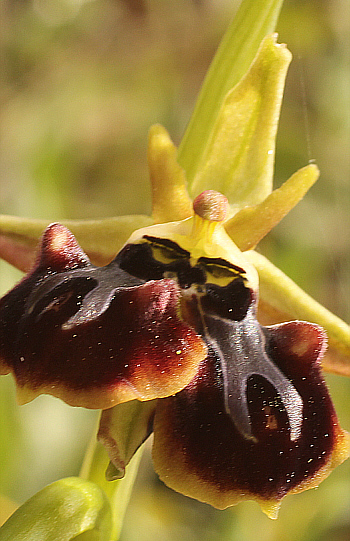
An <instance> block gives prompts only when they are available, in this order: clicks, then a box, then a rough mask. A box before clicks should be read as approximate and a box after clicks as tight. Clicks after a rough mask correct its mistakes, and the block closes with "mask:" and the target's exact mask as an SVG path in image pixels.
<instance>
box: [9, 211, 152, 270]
mask: <svg viewBox="0 0 350 541" xmlns="http://www.w3.org/2000/svg"><path fill="white" fill-rule="evenodd" d="M49 223H50V221H49V220H35V219H26V218H18V217H17V216H6V215H0V257H2V258H3V259H5V261H8V263H11V265H13V266H14V267H17V268H18V269H20V270H22V271H24V272H27V271H28V270H29V269H30V268H31V266H32V265H33V263H34V260H35V254H36V247H37V244H38V241H39V239H40V237H41V235H42V233H43V231H44V229H45V228H46V227H47V226H48V225H49ZM62 223H63V224H64V225H65V226H66V227H68V229H69V230H70V231H71V232H72V233H73V235H75V237H76V238H77V240H78V242H79V244H80V246H81V247H82V248H83V250H84V251H85V252H86V253H87V255H88V256H89V257H90V259H91V262H92V263H94V264H96V265H106V264H107V263H109V262H110V261H111V260H112V259H113V258H114V257H115V255H116V254H117V253H118V252H119V250H120V249H121V248H122V246H123V245H124V243H125V242H126V241H127V239H128V238H129V237H130V235H131V233H132V232H133V231H135V229H139V228H141V227H146V226H148V225H152V224H153V220H152V218H150V217H149V216H144V215H135V216H118V217H115V218H105V219H102V220H62Z"/></svg>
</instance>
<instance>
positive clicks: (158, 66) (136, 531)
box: [0, 0, 350, 541]
mask: <svg viewBox="0 0 350 541" xmlns="http://www.w3.org/2000/svg"><path fill="white" fill-rule="evenodd" d="M238 3H239V2H237V1H235V0H192V1H191V0H149V1H146V0H145V1H142V0H124V1H122V0H60V1H57V0H2V1H1V3H0V21H1V22H0V24H1V33H0V47H1V49H0V51H1V52H0V55H1V61H0V70H1V78H0V81H1V82H0V137H1V144H0V213H4V214H17V215H19V216H27V217H39V218H48V219H52V220H60V219H63V218H97V217H104V216H111V215H118V214H132V213H149V211H150V191H149V186H148V174H147V167H146V143H147V132H148V129H149V127H150V125H151V124H154V123H156V122H160V123H162V124H163V125H164V126H165V127H166V128H167V129H168V130H169V132H170V134H171V136H172V137H173V139H174V141H175V142H176V143H178V142H179V141H180V140H181V136H182V134H183V132H184V129H185V126H186V123H187V122H188V119H189V117H190V115H191V112H192V109H193V106H194V103H195V99H196V95H197V93H198V90H199V88H200V85H201V82H202V80H203V77H204V74H205V72H206V70H207V68H208V65H209V63H210V61H211V59H212V57H213V55H214V53H215V50H216V47H217V45H218V43H219V41H220V39H221V37H222V35H223V33H224V31H225V29H226V27H227V23H228V20H229V18H231V17H232V16H233V14H234V12H235V10H236V9H237V6H238ZM277 30H278V32H279V35H280V38H279V39H280V41H282V42H285V43H287V44H288V46H289V48H290V50H291V51H292V53H293V56H294V61H293V63H292V65H291V68H290V70H289V75H288V79H287V85H286V93H285V99H284V103H283V108H282V116H281V122H280V128H279V136H278V146H277V156H276V180H275V182H276V186H278V185H280V184H281V183H282V182H283V181H284V180H286V179H287V178H288V177H289V176H290V175H291V173H293V172H294V171H295V170H296V169H297V168H299V167H301V166H303V165H306V164H307V163H308V161H309V160H316V163H317V164H318V165H319V167H320V169H321V178H320V180H319V181H318V183H317V185H315V187H314V188H312V190H311V192H310V194H308V196H307V197H306V199H305V200H304V201H303V202H302V203H300V204H299V206H298V207H297V208H296V209H295V210H293V212H292V213H291V214H290V215H289V216H288V217H287V218H285V220H284V221H283V223H281V224H280V225H279V226H278V227H277V228H276V229H275V230H274V231H273V232H272V233H271V234H270V235H269V236H268V238H267V239H265V240H264V241H263V242H262V243H261V246H260V249H261V251H262V252H263V253H264V254H266V255H268V256H269V257H270V259H271V260H272V261H273V262H275V263H276V264H277V265H278V266H279V267H280V268H282V269H283V270H284V271H285V272H286V273H287V274H289V276H291V277H292V278H293V279H294V280H296V282H297V283H298V284H299V285H301V286H302V287H303V288H304V289H306V291H308V292H309V293H311V294H312V295H313V296H314V297H315V298H316V299H317V300H319V301H320V302H322V303H323V304H325V306H327V307H328V308H329V309H331V310H332V311H334V312H335V313H336V314H337V315H339V316H340V317H342V318H343V319H345V320H347V321H349V320H350V305H349V299H350V254H349V231H350V227H349V226H350V218H349V203H350V182H349V181H350V153H349V148H350V114H349V112H350V65H349V64H350V56H349V50H350V2H349V1H348V0H287V1H286V2H285V4H284V7H283V9H282V13H281V17H280V21H279V24H278V29H277ZM20 276H21V275H20V273H19V272H18V271H15V270H14V269H12V268H11V267H10V266H8V265H7V264H5V263H3V262H1V266H0V293H4V292H5V291H6V290H8V289H9V288H10V287H11V286H12V285H13V284H14V282H15V281H16V280H18V279H19V277H20ZM327 381H328V383H329V387H330V390H331V393H332V395H333V399H334V403H335V405H336V408H337V411H338V414H339V418H340V421H341V424H342V426H343V427H344V428H346V429H348V430H350V411H349V396H350V382H349V380H347V379H346V378H341V377H338V376H327ZM95 419H96V414H95V412H90V411H85V410H82V409H79V408H75V409H74V408H70V407H68V406H66V405H65V404H63V403H61V402H60V401H59V400H56V399H54V398H52V397H46V396H41V397H39V398H38V399H36V400H35V401H34V402H32V403H31V404H28V405H26V406H23V407H21V408H18V407H17V406H16V403H15V394H14V386H13V383H12V380H11V378H10V377H8V376H7V377H3V378H1V380H0V491H1V492H2V493H4V494H6V495H7V496H8V497H9V498H11V499H14V500H16V501H18V502H22V501H24V500H25V499H27V498H28V497H29V496H31V495H32V494H33V493H35V492H36V491H37V490H39V489H40V488H42V487H43V486H44V485H46V484H47V483H49V482H51V481H54V480H56V479H58V478H61V477H63V476H68V475H75V474H77V473H78V471H79V466H80V463H81V460H82V456H83V454H84V449H85V446H86V444H87V442H88V440H89V437H90V433H91V430H92V429H93V426H94V423H95ZM178 539H181V540H182V541H217V540H220V541H258V540H259V541H349V539H350V462H349V461H348V463H346V464H344V465H342V466H341V467H339V468H338V469H337V470H335V472H333V474H332V475H331V476H330V477H329V478H328V479H327V480H326V481H324V482H323V483H322V484H321V486H320V488H319V489H317V490H312V491H309V492H305V493H303V494H300V495H297V496H290V497H287V498H286V499H285V500H284V503H283V504H282V508H281V512H280V518H279V520H278V521H271V520H270V519H268V518H266V517H265V515H263V514H262V513H261V511H260V510H259V508H258V506H257V505H256V504H254V503H252V502H247V503H244V504H241V505H239V506H237V507H235V508H232V509H228V510H226V511H217V510H215V509H212V508H210V507H209V506H207V505H204V504H200V503H198V502H195V501H193V500H190V499H188V498H185V497H183V496H181V495H179V494H176V493H174V492H172V491H170V490H169V489H167V488H166V487H165V486H164V485H163V484H162V483H160V481H159V480H158V479H157V477H156V475H155V474H154V472H153V469H152V463H151V458H150V453H149V452H146V453H145V456H144V459H143V462H142V467H141V470H140V475H139V478H138V481H137V484H136V487H135V491H134V493H133V497H132V501H131V504H130V506H129V509H128V512H127V516H126V520H125V526H124V529H123V533H122V541H151V540H152V541H178Z"/></svg>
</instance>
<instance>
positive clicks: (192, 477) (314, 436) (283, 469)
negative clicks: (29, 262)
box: [153, 321, 349, 518]
mask: <svg viewBox="0 0 350 541" xmlns="http://www.w3.org/2000/svg"><path fill="white" fill-rule="evenodd" d="M235 325H236V327H237V325H239V323H235ZM242 325H244V321H243V322H242ZM237 332H238V331H237V328H236V331H235V334H236V339H237ZM262 333H263V335H264V337H265V347H264V349H265V352H266V355H267V357H268V359H269V362H271V363H273V364H274V366H275V367H276V369H277V370H278V371H279V372H280V374H281V375H282V379H283V378H285V382H284V383H285V385H286V384H287V383H286V382H289V384H290V385H291V386H292V388H294V389H295V390H296V393H297V394H298V395H299V396H300V397H301V400H302V410H301V419H300V420H301V422H300V423H299V421H298V418H297V419H296V421H295V420H294V421H293V419H291V416H290V411H289V407H290V406H289V405H288V399H287V397H286V396H283V386H282V388H281V390H280V391H277V389H276V381H278V378H277V380H276V375H272V377H270V375H269V373H268V371H267V370H268V368H267V367H268V365H267V364H266V365H265V369H264V370H265V373H264V370H262V369H261V366H260V367H259V364H258V363H257V367H256V370H255V371H254V369H248V370H247V368H243V370H245V371H246V372H247V373H246V376H247V378H246V387H245V390H243V392H242V396H241V401H242V402H244V401H245V400H246V404H247V407H248V415H249V417H248V419H249V424H250V427H249V426H248V430H250V431H251V434H247V433H245V432H246V431H247V429H245V428H244V424H242V422H240V418H241V419H244V415H243V417H242V415H241V414H240V412H239V408H240V407H241V406H240V404H239V401H238V402H236V404H237V408H238V413H237V412H235V411H232V410H231V411H230V408H228V407H227V398H230V393H229V394H227V390H228V389H230V388H233V389H234V387H235V382H234V381H233V379H234V377H235V371H233V372H232V371H230V370H227V369H225V368H223V364H222V358H221V353H222V351H223V349H225V346H223V345H222V337H220V336H219V337H217V340H216V342H215V341H214V340H212V341H211V344H210V345H209V355H208V357H207V359H206V360H205V361H203V362H202V363H201V366H200V370H199V372H198V374H197V375H196V377H195V378H194V380H193V381H192V382H191V383H190V384H189V385H188V386H187V387H186V388H185V389H184V390H183V391H181V392H180V393H178V394H177V395H176V396H175V397H170V398H167V399H165V400H160V401H159V404H158V406H157V410H156V415H155V420H154V450H153V456H154V464H155V469H156V471H157V472H158V474H159V475H160V478H161V479H162V480H163V481H164V482H165V483H166V484H167V485H168V486H170V487H171V488H173V489H175V490H177V491H179V492H181V493H183V494H185V495H188V496H191V497H193V498H196V499H198V500H200V501H204V502H207V503H210V504H211V505H213V506H215V507H218V508H225V507H228V506H230V505H234V504H236V503H238V502H240V501H242V500H246V499H254V500H256V501H257V502H258V503H259V504H260V505H261V506H262V508H263V510H264V512H266V513H267V514H268V515H269V516H270V517H272V518H274V517H275V516H276V514H277V510H278V508H279V505H280V501H281V499H282V498H283V497H284V496H285V495H286V494H287V493H289V492H299V491H302V490H305V489H307V488H312V487H314V486H317V485H318V484H319V482H320V481H321V480H322V479H323V478H324V477H326V476H327V475H328V474H329V473H330V471H331V470H332V469H333V468H334V467H335V466H337V465H338V464H340V463H341V462H342V461H343V460H344V459H345V458H346V457H347V456H348V454H349V439H348V435H347V434H346V433H345V432H344V431H342V429H341V428H340V427H339V424H338V421H337V417H336V414H335V411H334V408H333V405H332V402H331V399H330V397H329V394H328V391H327V388H326V385H325V383H324V381H323V379H322V376H321V373H320V368H319V360H320V357H321V356H322V353H323V350H324V347H325V338H324V333H323V331H322V330H321V329H320V327H318V326H316V325H311V324H308V323H304V322H290V323H285V324H282V325H276V326H272V327H265V328H262ZM239 341H241V342H242V338H241V339H238V342H239ZM252 355H253V357H254V352H253V353H252ZM246 360H247V363H248V364H249V362H252V360H253V359H252V358H251V359H246ZM238 361H239V359H238V360H237V352H233V354H232V356H231V358H230V359H226V363H227V364H228V363H229V362H230V363H234V362H236V363H237V362H238ZM251 368H252V366H251ZM225 371H226V374H225ZM227 376H229V381H228V382H227V381H225V379H227ZM297 415H300V412H299V413H298V414H297ZM237 416H238V417H237ZM293 423H294V425H295V427H296V432H295V434H294V437H293V436H292V430H291V425H292V424H293ZM298 423H299V424H300V426H298Z"/></svg>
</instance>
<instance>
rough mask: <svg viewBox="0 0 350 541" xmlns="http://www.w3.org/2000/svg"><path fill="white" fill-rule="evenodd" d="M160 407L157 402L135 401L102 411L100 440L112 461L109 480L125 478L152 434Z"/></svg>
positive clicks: (108, 473) (108, 472)
mask: <svg viewBox="0 0 350 541" xmlns="http://www.w3.org/2000/svg"><path fill="white" fill-rule="evenodd" d="M156 404H157V400H150V401H147V402H140V401H138V400H131V401H130V402H125V403H123V404H118V405H117V406H114V407H113V408H110V409H108V410H104V411H103V412H102V415H101V422H100V428H99V431H98V436H97V437H98V440H99V441H100V442H101V443H103V445H104V447H105V448H106V449H107V451H108V455H109V458H110V460H111V463H110V465H109V466H108V468H107V472H106V477H107V479H108V480H109V481H113V480H115V479H120V478H121V477H123V476H124V474H125V468H126V466H127V465H128V464H129V462H130V460H131V459H132V457H133V456H134V454H135V452H136V451H137V449H138V448H139V447H140V445H141V444H142V443H143V442H144V441H145V440H146V439H147V438H148V436H149V435H150V433H151V431H152V420H153V416H154V412H155V408H156Z"/></svg>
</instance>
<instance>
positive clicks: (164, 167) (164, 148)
mask: <svg viewBox="0 0 350 541" xmlns="http://www.w3.org/2000/svg"><path fill="white" fill-rule="evenodd" d="M176 159H177V148H176V147H175V145H174V144H173V142H172V141H171V139H170V136H169V134H168V132H167V131H166V129H165V128H163V126H161V125H159V124H156V125H155V126H152V127H151V129H150V132H149V138H148V166H149V171H150V179H151V186H152V209H153V210H152V215H153V218H154V221H155V223H163V222H175V221H178V220H184V219H185V218H188V217H189V216H191V215H192V213H193V211H192V201H191V199H190V198H189V195H188V193H187V189H186V177H185V172H184V170H183V169H182V167H180V166H179V164H178V163H177V161H176Z"/></svg>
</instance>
